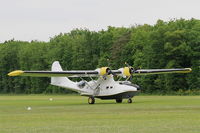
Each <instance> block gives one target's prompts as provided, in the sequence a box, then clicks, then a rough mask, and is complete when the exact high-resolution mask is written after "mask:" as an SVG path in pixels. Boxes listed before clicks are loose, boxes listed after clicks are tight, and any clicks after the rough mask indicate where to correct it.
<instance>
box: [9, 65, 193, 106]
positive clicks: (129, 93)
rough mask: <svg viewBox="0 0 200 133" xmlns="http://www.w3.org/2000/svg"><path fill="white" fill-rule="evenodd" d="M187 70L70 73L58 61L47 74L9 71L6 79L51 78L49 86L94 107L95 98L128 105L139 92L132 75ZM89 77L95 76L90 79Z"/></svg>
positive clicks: (129, 68) (86, 71) (122, 69)
mask: <svg viewBox="0 0 200 133" xmlns="http://www.w3.org/2000/svg"><path fill="white" fill-rule="evenodd" d="M191 71H192V69H191V68H180V69H138V70H135V69H134V68H133V67H131V66H129V65H128V67H124V68H120V69H118V70H111V69H110V68H109V67H101V68H98V69H96V70H71V71H63V70H62V68H61V66H60V64H59V62H58V61H55V62H54V63H53V64H52V68H51V71H22V70H16V71H13V72H10V73H9V74H8V75H9V76H33V77H51V85H55V86H59V87H64V88H67V89H71V90H73V91H76V92H78V93H80V95H82V96H87V97H89V98H88V103H89V104H94V103H95V98H100V99H115V100H116V102H117V103H121V102H122V100H123V99H128V103H132V99H131V98H133V96H135V95H136V93H137V92H138V91H140V87H139V86H138V85H135V84H132V83H131V82H130V81H128V79H129V78H131V77H132V76H135V75H148V74H163V73H189V72H191ZM115 75H118V76H121V77H124V78H126V80H125V81H115V80H114V78H113V76H115ZM68 77H69V78H73V77H80V78H81V79H82V81H80V82H73V81H71V80H70V79H68ZM82 77H90V78H91V81H89V82H87V81H85V80H84V79H83V78H82ZM93 77H98V79H97V80H93V79H92V78H93Z"/></svg>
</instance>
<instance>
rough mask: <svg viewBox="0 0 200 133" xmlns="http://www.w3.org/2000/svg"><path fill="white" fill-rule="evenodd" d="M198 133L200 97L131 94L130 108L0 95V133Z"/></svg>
mask: <svg viewBox="0 0 200 133" xmlns="http://www.w3.org/2000/svg"><path fill="white" fill-rule="evenodd" d="M50 98H53V100H52V101H50V100H49V99H50ZM28 107H31V110H27V108H28ZM199 132H200V96H136V97H134V102H133V103H132V104H128V103H127V100H124V101H123V103H121V104H116V103H115V101H114V100H108V101H105V100H98V99H96V104H94V105H89V104H88V103H87V97H81V96H71V95H16V96H15V95H14V96H7V95H0V133H199Z"/></svg>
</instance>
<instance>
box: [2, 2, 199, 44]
mask: <svg viewBox="0 0 200 133" xmlns="http://www.w3.org/2000/svg"><path fill="white" fill-rule="evenodd" d="M173 18H185V19H190V18H196V19H200V0H0V42H4V41H5V40H9V39H12V38H14V39H15V40H23V41H31V40H40V41H48V40H49V38H50V37H53V36H55V35H58V34H59V33H61V32H62V33H66V32H70V31H71V30H72V29H74V28H88V29H89V30H95V31H98V30H101V29H106V28H107V26H116V27H121V26H125V27H130V26H131V25H135V24H144V23H147V24H151V25H152V24H155V23H156V21H157V20H158V19H162V20H165V21H169V20H170V19H173Z"/></svg>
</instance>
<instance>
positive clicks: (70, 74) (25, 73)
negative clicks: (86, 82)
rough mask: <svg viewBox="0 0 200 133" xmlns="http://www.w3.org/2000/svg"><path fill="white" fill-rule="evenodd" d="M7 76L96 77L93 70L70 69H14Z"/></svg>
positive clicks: (96, 73) (96, 74)
mask: <svg viewBox="0 0 200 133" xmlns="http://www.w3.org/2000/svg"><path fill="white" fill-rule="evenodd" d="M8 75H9V76H31V77H89V76H91V77H96V76H98V71H95V70H81V71H78V70H72V71H22V70H16V71H13V72H10V73H8Z"/></svg>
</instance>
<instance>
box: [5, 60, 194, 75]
mask: <svg viewBox="0 0 200 133" xmlns="http://www.w3.org/2000/svg"><path fill="white" fill-rule="evenodd" d="M191 71H192V69H191V68H180V69H138V70H135V69H134V68H133V67H124V68H120V69H118V70H111V69H110V68H109V67H101V68H98V69H96V70H70V71H63V70H62V68H61V66H60V63H59V62H58V61H55V62H54V63H53V64H52V68H51V71H22V70H16V71H13V72H10V73H9V74H8V75H9V76H32V77H98V76H107V75H111V74H112V75H119V76H123V77H129V76H132V75H149V74H163V73H189V72H191Z"/></svg>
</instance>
